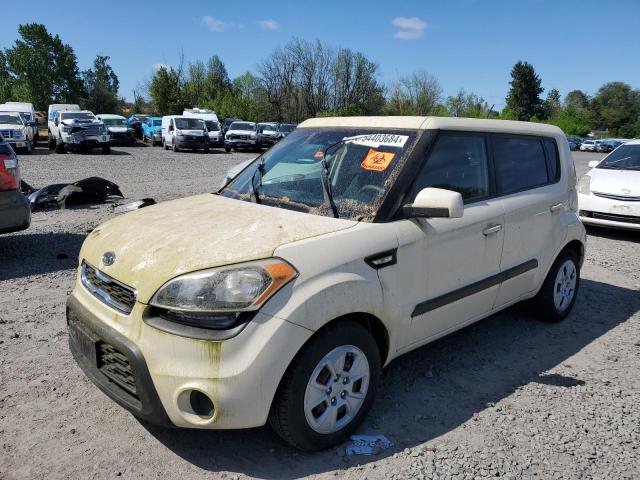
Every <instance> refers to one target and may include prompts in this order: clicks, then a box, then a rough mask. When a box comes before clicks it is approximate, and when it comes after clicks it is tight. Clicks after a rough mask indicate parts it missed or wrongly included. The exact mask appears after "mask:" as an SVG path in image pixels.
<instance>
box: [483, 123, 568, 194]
mask: <svg viewBox="0 0 640 480" xmlns="http://www.w3.org/2000/svg"><path fill="white" fill-rule="evenodd" d="M493 159H494V164H495V169H496V180H497V185H498V192H499V193H501V194H508V193H514V192H518V191H520V190H526V189H530V188H535V187H539V186H542V185H545V184H547V183H549V171H548V170H547V161H546V157H545V148H544V146H543V140H542V139H540V138H535V137H520V136H495V137H494V138H493ZM556 169H557V166H556Z"/></svg>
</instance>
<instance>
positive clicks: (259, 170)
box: [250, 157, 264, 203]
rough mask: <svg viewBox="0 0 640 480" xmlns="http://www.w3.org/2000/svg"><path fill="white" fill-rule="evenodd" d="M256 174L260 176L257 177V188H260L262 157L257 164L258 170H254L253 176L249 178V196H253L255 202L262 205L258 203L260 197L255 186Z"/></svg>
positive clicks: (262, 172) (262, 167) (262, 174)
mask: <svg viewBox="0 0 640 480" xmlns="http://www.w3.org/2000/svg"><path fill="white" fill-rule="evenodd" d="M256 173H259V174H260V176H259V177H258V186H259V187H260V188H262V177H263V176H264V157H260V163H258V168H256V171H255V172H253V176H252V177H251V182H250V183H251V195H252V196H253V198H254V200H255V202H256V203H262V202H261V201H260V195H259V194H258V189H257V188H256V185H255V183H256V182H255V180H256Z"/></svg>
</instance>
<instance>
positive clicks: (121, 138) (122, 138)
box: [109, 131, 136, 145]
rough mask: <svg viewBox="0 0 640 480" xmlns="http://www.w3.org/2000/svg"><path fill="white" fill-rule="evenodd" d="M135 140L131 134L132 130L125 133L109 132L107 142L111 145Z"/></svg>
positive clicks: (129, 142)
mask: <svg viewBox="0 0 640 480" xmlns="http://www.w3.org/2000/svg"><path fill="white" fill-rule="evenodd" d="M135 140H136V139H135V137H134V136H133V131H132V132H127V133H110V134H109V143H111V144H112V145H119V144H131V143H133V142H135Z"/></svg>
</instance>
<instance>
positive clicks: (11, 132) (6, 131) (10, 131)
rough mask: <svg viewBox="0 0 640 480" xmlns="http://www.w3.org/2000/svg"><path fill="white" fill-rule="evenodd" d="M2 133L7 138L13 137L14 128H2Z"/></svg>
mask: <svg viewBox="0 0 640 480" xmlns="http://www.w3.org/2000/svg"><path fill="white" fill-rule="evenodd" d="M0 134H2V136H3V137H4V138H5V139H6V138H13V130H0Z"/></svg>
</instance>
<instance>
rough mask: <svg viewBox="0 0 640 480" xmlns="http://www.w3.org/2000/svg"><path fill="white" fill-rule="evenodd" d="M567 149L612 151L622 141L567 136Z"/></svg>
mask: <svg viewBox="0 0 640 480" xmlns="http://www.w3.org/2000/svg"><path fill="white" fill-rule="evenodd" d="M567 141H568V142H569V149H570V150H572V151H576V150H580V151H581V152H598V153H609V152H612V151H614V150H615V149H616V148H618V147H619V146H620V145H622V144H623V143H624V141H622V140H615V139H604V140H593V139H590V138H585V139H582V138H578V137H567Z"/></svg>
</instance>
